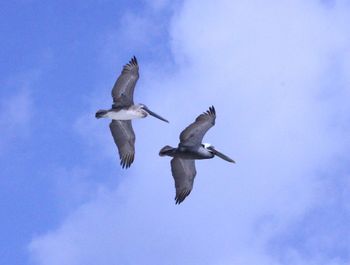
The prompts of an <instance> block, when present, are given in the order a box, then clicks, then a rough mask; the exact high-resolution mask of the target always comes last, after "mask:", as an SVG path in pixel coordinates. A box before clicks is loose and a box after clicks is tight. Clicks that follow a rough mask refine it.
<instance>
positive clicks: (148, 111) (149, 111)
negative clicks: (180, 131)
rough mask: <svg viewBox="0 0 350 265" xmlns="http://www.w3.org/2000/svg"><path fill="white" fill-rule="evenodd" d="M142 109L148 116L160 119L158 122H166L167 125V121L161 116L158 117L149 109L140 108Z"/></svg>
mask: <svg viewBox="0 0 350 265" xmlns="http://www.w3.org/2000/svg"><path fill="white" fill-rule="evenodd" d="M142 108H143V109H144V110H145V111H147V113H148V114H149V115H151V116H153V117H155V118H157V119H160V120H162V121H165V122H168V123H169V121H168V120H166V119H164V118H163V117H162V116H160V115H158V114H157V113H154V112H153V111H151V110H150V109H149V108H147V107H146V106H142Z"/></svg>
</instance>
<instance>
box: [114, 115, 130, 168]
mask: <svg viewBox="0 0 350 265" xmlns="http://www.w3.org/2000/svg"><path fill="white" fill-rule="evenodd" d="M109 128H110V129H111V133H112V136H113V139H114V142H115V144H116V145H117V147H118V150H119V157H120V165H121V166H122V168H128V167H130V166H131V164H132V162H133V161H134V158H135V133H134V130H133V129H132V125H131V120H126V121H117V120H112V122H111V123H110V124H109Z"/></svg>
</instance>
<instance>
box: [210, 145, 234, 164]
mask: <svg viewBox="0 0 350 265" xmlns="http://www.w3.org/2000/svg"><path fill="white" fill-rule="evenodd" d="M208 149H210V150H211V151H212V152H213V154H214V155H216V156H218V157H220V158H222V159H224V160H226V161H227V162H231V163H236V162H235V161H234V160H233V159H231V158H229V157H228V156H226V155H224V154H223V153H220V152H219V151H218V150H216V149H215V148H214V147H212V146H210V147H209V148H208Z"/></svg>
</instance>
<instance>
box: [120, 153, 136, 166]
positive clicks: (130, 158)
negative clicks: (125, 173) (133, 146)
mask: <svg viewBox="0 0 350 265" xmlns="http://www.w3.org/2000/svg"><path fill="white" fill-rule="evenodd" d="M134 158H135V156H134V155H133V154H129V155H126V156H123V157H121V158H120V165H121V167H122V168H123V169H128V168H129V167H130V166H131V164H132V163H133V162H134Z"/></svg>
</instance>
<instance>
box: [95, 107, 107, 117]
mask: <svg viewBox="0 0 350 265" xmlns="http://www.w3.org/2000/svg"><path fill="white" fill-rule="evenodd" d="M107 112H108V110H104V109H100V110H98V111H97V112H96V114H95V117H96V118H97V119H99V118H103V117H104V116H105V115H106V114H107Z"/></svg>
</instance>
